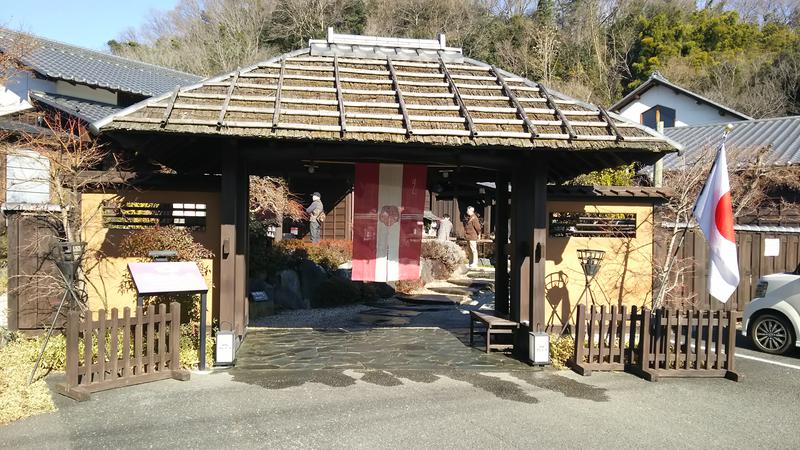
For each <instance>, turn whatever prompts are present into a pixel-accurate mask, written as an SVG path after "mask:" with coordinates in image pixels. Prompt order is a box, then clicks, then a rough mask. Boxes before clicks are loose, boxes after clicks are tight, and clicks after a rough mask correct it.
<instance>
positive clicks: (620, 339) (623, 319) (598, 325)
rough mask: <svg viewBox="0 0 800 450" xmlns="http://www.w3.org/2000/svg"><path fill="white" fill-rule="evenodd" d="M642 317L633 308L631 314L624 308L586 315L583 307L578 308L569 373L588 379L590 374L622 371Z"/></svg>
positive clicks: (592, 311) (614, 308) (628, 362)
mask: <svg viewBox="0 0 800 450" xmlns="http://www.w3.org/2000/svg"><path fill="white" fill-rule="evenodd" d="M641 317H642V316H641V314H637V310H636V307H635V306H633V307H632V308H631V310H630V313H628V310H627V308H626V307H625V306H621V307H619V308H617V307H616V306H612V307H611V308H610V309H609V310H606V307H605V306H601V307H600V310H599V311H598V310H597V309H595V308H590V309H589V311H588V315H587V311H586V307H585V306H584V305H580V306H578V317H577V320H576V325H575V352H574V357H573V362H572V369H573V370H574V371H575V372H577V373H579V374H581V375H591V373H592V371H593V370H601V371H604V370H624V369H625V368H626V366H627V365H629V364H630V361H631V355H630V351H631V349H633V348H634V347H635V338H636V324H637V323H638V322H639V321H640V320H641Z"/></svg>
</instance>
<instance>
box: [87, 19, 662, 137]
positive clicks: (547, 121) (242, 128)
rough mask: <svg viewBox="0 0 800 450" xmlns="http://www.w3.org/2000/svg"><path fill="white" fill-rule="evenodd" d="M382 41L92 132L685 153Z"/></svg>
mask: <svg viewBox="0 0 800 450" xmlns="http://www.w3.org/2000/svg"><path fill="white" fill-rule="evenodd" d="M381 39H383V38H371V37H362V36H344V35H336V34H335V33H332V32H330V33H329V37H328V39H327V40H321V41H314V40H312V41H311V42H310V46H309V48H307V49H303V50H298V51H294V52H291V53H288V54H284V55H281V56H279V57H276V58H273V59H270V60H268V61H264V62H261V63H258V64H255V65H253V66H250V67H247V68H245V69H241V70H237V71H234V72H232V73H228V74H224V75H221V76H218V77H215V78H211V79H208V80H205V81H202V82H200V83H199V84H195V85H192V86H188V87H183V88H180V89H176V90H175V91H174V92H172V93H169V94H164V95H161V96H159V97H154V98H152V99H149V100H147V101H145V102H142V103H139V104H136V105H133V106H132V107H130V108H127V109H125V110H123V111H121V112H119V113H116V114H114V115H112V116H110V117H108V118H105V119H103V120H100V121H98V122H95V123H94V124H93V126H94V128H95V129H96V130H99V131H112V130H138V131H156V132H173V133H190V134H204V135H221V136H239V137H261V138H268V139H276V138H288V139H317V140H333V141H343V140H345V141H361V142H375V143H388V142H393V143H417V144H439V145H448V146H468V145H477V146H492V147H517V148H519V147H527V148H535V147H543V148H565V149H576V148H577V149H606V148H608V149H612V148H613V149H631V150H637V151H653V152H661V151H672V150H675V149H676V147H677V146H676V145H675V144H674V143H672V142H671V141H669V140H668V139H667V138H665V137H664V136H662V135H660V134H658V133H656V132H655V131H652V130H650V129H648V128H645V127H643V126H641V125H638V124H635V123H632V122H628V121H626V120H625V119H623V118H621V117H620V116H617V115H615V114H612V113H608V112H606V111H605V110H604V109H602V108H598V107H596V106H594V105H590V104H586V103H583V102H580V101H576V100H574V99H570V98H568V97H566V96H564V95H561V94H559V93H557V92H553V91H550V90H548V89H547V88H545V86H543V85H541V84H537V83H534V82H532V81H530V80H527V79H525V78H522V77H519V76H516V75H514V74H511V73H509V72H506V71H504V70H501V69H498V68H496V67H493V66H490V65H488V64H485V63H482V62H479V61H475V60H472V59H469V58H465V57H463V55H462V54H461V50H460V49H457V48H451V47H446V46H445V44H444V41H443V39H440V40H431V41H419V40H404V39H388V40H386V42H383V41H381ZM437 45H438V47H437ZM415 47H416V48H415Z"/></svg>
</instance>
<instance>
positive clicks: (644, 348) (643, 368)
mask: <svg viewBox="0 0 800 450" xmlns="http://www.w3.org/2000/svg"><path fill="white" fill-rule="evenodd" d="M640 323H641V324H642V326H641V330H642V331H641V333H640V334H639V336H640V337H639V373H640V374H641V375H642V376H643V377H645V379H647V380H650V381H652V379H653V376H652V374H651V372H650V371H649V368H650V348H651V343H652V342H651V341H652V339H651V337H650V310H649V309H647V308H646V307H645V308H642V320H641V322H640Z"/></svg>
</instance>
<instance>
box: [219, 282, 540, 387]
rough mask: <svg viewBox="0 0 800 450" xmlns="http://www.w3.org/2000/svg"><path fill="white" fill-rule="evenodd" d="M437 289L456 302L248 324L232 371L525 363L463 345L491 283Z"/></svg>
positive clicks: (394, 304)
mask: <svg viewBox="0 0 800 450" xmlns="http://www.w3.org/2000/svg"><path fill="white" fill-rule="evenodd" d="M478 275H484V273H480V274H478ZM436 286H437V287H436V289H438V290H439V291H445V292H450V293H451V295H453V296H455V295H457V294H461V295H458V296H459V297H461V298H462V301H459V302H443V303H439V304H437V303H435V302H430V303H422V304H420V303H417V302H407V301H403V300H402V299H397V298H395V299H390V300H384V301H380V302H375V303H370V304H365V305H356V306H350V307H344V308H331V309H327V310H305V311H292V312H290V313H288V314H285V315H284V314H282V315H279V316H272V317H267V318H265V319H263V320H260V321H259V322H258V323H257V324H255V325H257V326H256V327H252V326H251V327H250V328H248V333H247V338H246V339H245V341H244V344H243V345H242V348H241V349H240V350H239V351H238V352H237V363H236V368H234V369H232V370H233V371H234V372H235V371H237V370H245V371H247V370H260V369H272V370H275V369H286V370H319V369H338V370H346V369H355V370H359V369H360V370H397V369H412V370H413V369H441V368H450V369H480V370H488V371H491V370H514V369H525V368H528V367H529V366H528V365H527V364H525V363H522V362H520V361H518V360H516V359H514V358H512V357H511V356H510V355H508V354H503V353H498V352H494V353H490V354H487V353H485V352H484V351H483V350H482V348H483V345H482V344H483V340H482V339H480V338H476V346H475V347H470V346H469V311H470V310H493V309H494V294H493V292H492V290H491V288H492V285H491V284H490V283H486V282H482V283H473V281H472V279H471V278H467V277H464V278H463V279H462V280H460V281H457V282H455V283H447V282H443V283H438V284H437V285H436ZM432 289H433V288H432ZM441 295H444V294H441Z"/></svg>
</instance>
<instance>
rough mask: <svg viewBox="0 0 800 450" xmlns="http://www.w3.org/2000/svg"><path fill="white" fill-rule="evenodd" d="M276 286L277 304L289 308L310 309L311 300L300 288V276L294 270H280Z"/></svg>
mask: <svg viewBox="0 0 800 450" xmlns="http://www.w3.org/2000/svg"><path fill="white" fill-rule="evenodd" d="M276 278H277V283H276V286H275V295H274V299H275V304H276V305H278V306H282V307H284V308H287V309H308V308H310V307H311V302H310V301H309V300H308V299H306V298H304V297H303V291H302V290H301V289H300V277H298V276H297V272H295V271H294V270H282V271H280V272H278V275H277V277H276Z"/></svg>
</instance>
